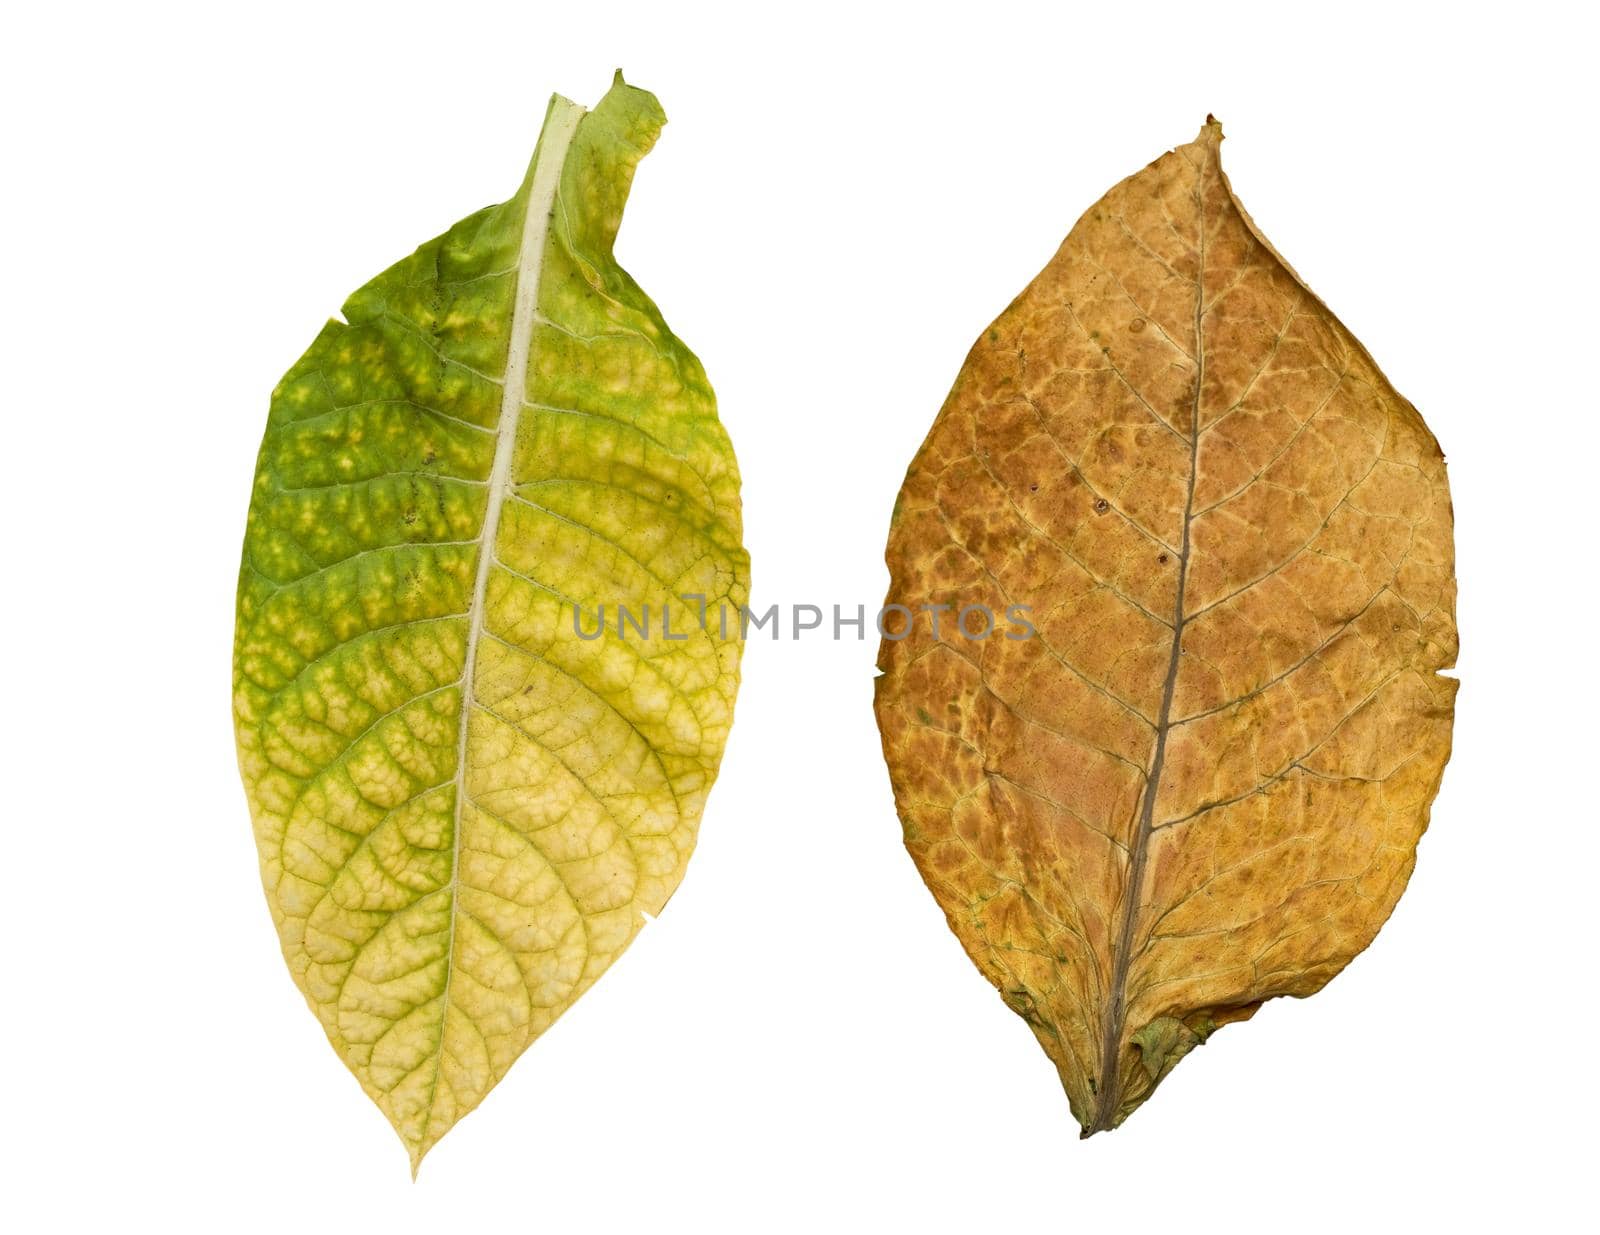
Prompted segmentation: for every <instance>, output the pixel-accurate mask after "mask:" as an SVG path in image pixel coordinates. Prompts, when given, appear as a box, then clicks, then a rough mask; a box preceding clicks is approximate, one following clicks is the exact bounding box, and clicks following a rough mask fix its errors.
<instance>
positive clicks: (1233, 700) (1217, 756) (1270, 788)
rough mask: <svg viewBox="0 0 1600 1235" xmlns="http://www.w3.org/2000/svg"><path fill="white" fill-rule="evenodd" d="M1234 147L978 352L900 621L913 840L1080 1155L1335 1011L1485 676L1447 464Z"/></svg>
mask: <svg viewBox="0 0 1600 1235" xmlns="http://www.w3.org/2000/svg"><path fill="white" fill-rule="evenodd" d="M1221 137H1222V134H1221V129H1220V126H1218V125H1216V124H1215V123H1214V122H1208V124H1207V125H1206V127H1205V128H1204V129H1203V130H1202V131H1201V134H1200V136H1199V137H1198V138H1197V139H1196V141H1194V142H1193V143H1191V144H1190V145H1188V146H1184V147H1180V148H1179V149H1178V150H1175V151H1173V152H1172V153H1169V154H1167V155H1165V156H1163V157H1162V158H1161V159H1158V160H1157V161H1156V162H1155V163H1152V164H1151V165H1150V166H1149V167H1147V168H1145V169H1144V170H1143V171H1141V172H1139V173H1138V174H1136V175H1134V176H1132V177H1130V178H1129V179H1127V180H1125V181H1123V182H1122V183H1121V184H1119V185H1118V186H1116V187H1115V188H1114V189H1112V191H1111V192H1110V193H1108V194H1107V195H1106V196H1105V197H1104V198H1103V199H1102V200H1101V201H1100V202H1099V203H1097V204H1096V205H1095V206H1094V207H1093V208H1091V209H1090V211H1089V212H1088V213H1087V214H1086V215H1085V216H1084V217H1083V218H1082V219H1081V220H1080V221H1079V222H1078V224H1077V225H1076V226H1075V227H1074V228H1073V231H1072V233H1071V234H1070V235H1069V236H1068V238H1067V240H1066V242H1065V243H1064V244H1063V246H1062V248H1061V250H1060V251H1059V252H1058V253H1057V254H1056V256H1055V258H1054V259H1053V260H1052V261H1051V263H1050V264H1049V266H1047V267H1046V268H1045V270H1044V271H1043V272H1042V273H1041V274H1040V275H1039V276H1038V277H1037V278H1036V279H1035V280H1034V281H1033V283H1032V284H1030V285H1029V287H1028V288H1027V289H1026V290H1025V291H1024V292H1023V294H1022V295H1021V296H1020V297H1018V299H1017V300H1016V301H1015V302H1014V303H1013V304H1012V305H1011V306H1010V307H1009V308H1008V309H1007V310H1006V312H1005V313H1004V314H1002V315H1001V317H1000V318H999V319H998V320H997V321H996V322H995V323H994V325H993V326H992V327H991V328H990V329H989V330H988V331H987V332H986V333H985V335H984V337H983V338H982V339H980V340H979V342H978V344H977V345H976V346H975V347H974V348H973V350H972V353H971V354H970V355H969V356H968V359H967V363H966V366H965V367H964V368H963V370H962V372H961V374H960V376H959V377H958V378H957V381H956V384H955V387H954V389H953V390H952V391H951V394H950V396H949V398H948V400H947V401H946V403H945V406H944V408H943V409H942V410H941V412H940V414H939V417H938V419H937V420H936V421H935V424H934V427H933V429H932V431H931V432H930V434H929V436H928V439H927V440H926V442H924V444H923V446H922V449H921V451H920V452H919V453H918V456H917V458H916V460H915V461H914V462H913V464H912V466H911V469H910V471H909V472H908V474H907V478H906V483H905V486H904V488H903V489H902V491H901V495H900V501H899V503H898V504H897V507H896V515H895V520H894V524H893V527H892V529H891V532H890V538H889V546H888V554H887V557H888V562H889V566H890V572H891V578H892V582H891V589H890V599H891V600H898V601H902V602H908V603H912V604H916V603H948V604H950V605H952V607H953V609H954V610H955V611H959V610H960V609H961V608H962V607H963V606H966V605H972V604H980V605H986V606H988V607H989V608H990V609H992V610H993V611H995V612H997V613H1001V612H1005V611H1007V610H1008V609H1009V608H1010V607H1011V606H1014V605H1020V606H1025V607H1026V608H1027V610H1028V611H1029V613H1030V620H1031V623H1032V624H1033V626H1034V627H1035V628H1036V631H1037V634H1036V636H1035V637H1034V638H1030V639H1016V640H1013V639H1005V638H1000V637H991V638H990V639H988V640H986V641H981V642H978V641H972V640H967V639H963V638H962V637H960V636H959V635H957V634H952V633H951V631H950V629H949V627H948V625H947V626H946V628H945V632H944V637H943V638H939V637H935V636H934V635H933V633H932V631H931V629H930V628H929V627H928V626H926V625H919V626H917V627H915V628H914V629H913V633H912V634H911V635H910V636H909V637H907V638H904V639H903V640H888V639H886V640H885V643H884V646H883V650H882V653H881V659H880V664H881V666H882V668H883V670H884V674H883V676H882V677H881V678H880V679H879V680H878V687H877V712H878V719H879V724H880V728H881V729H882V732H883V740H884V751H885V756H886V758H887V760H888V763H889V767H890V772H891V776H892V779H893V781H894V787H895V793H896V801H897V805H898V808H899V811H900V814H901V818H902V821H903V822H904V825H905V830H906V841H907V846H908V848H909V849H910V851H911V853H912V856H913V857H914V859H915V860H916V862H917V864H918V866H919V868H920V869H921V871H922V873H923V876H924V879H925V880H926V882H927V883H928V885H929V887H930V889H931V890H932V891H933V893H934V896H935V898H936V899H937V900H938V901H939V903H940V905H941V906H942V907H943V909H944V911H945V913H946V916H947V919H948V920H949V922H950V925H951V927H952V929H953V930H954V932H955V933H956V935H957V936H958V937H959V938H960V939H961V941H962V943H963V945H964V946H965V947H966V949H967V951H968V953H969V955H971V957H972V958H973V960H974V962H975V963H976V964H977V965H978V967H979V969H980V970H981V971H982V972H983V973H984V974H985V976H987V977H988V978H989V979H990V981H992V982H993V983H994V984H995V985H996V986H997V987H999V988H1000V990H1001V991H1002V993H1003V994H1004V996H1005V998H1006V1000H1007V1002H1008V1003H1009V1004H1010V1005H1011V1006H1012V1007H1013V1008H1014V1009H1015V1010H1017V1011H1018V1012H1019V1014H1021V1015H1022V1016H1023V1017H1024V1018H1025V1019H1026V1020H1027V1021H1028V1022H1029V1024H1030V1026H1031V1027H1032V1028H1033V1030H1034V1032H1035V1034H1036V1036H1037V1037H1038V1038H1039V1041H1040V1043H1041V1045H1043V1047H1044V1048H1045V1050H1046V1052H1047V1053H1048V1054H1049V1055H1050V1058H1051V1059H1052V1061H1053V1062H1054V1063H1055V1064H1056V1066H1057V1069H1058V1071H1059V1072H1060V1075H1061V1079H1062V1082H1063V1085H1064V1087H1065V1089H1066V1091H1067V1095H1068V1097H1069V1099H1070V1101H1071V1104H1072V1108H1073V1111H1074V1113H1075V1114H1076V1115H1077V1117H1078V1119H1079V1120H1080V1122H1081V1123H1082V1125H1083V1127H1084V1130H1085V1134H1088V1133H1090V1132H1094V1131H1099V1130H1103V1129H1106V1128H1110V1127H1115V1126H1116V1125H1117V1124H1119V1123H1120V1122H1121V1121H1122V1120H1123V1119H1125V1118H1126V1117H1127V1115H1128V1114H1129V1113H1131V1111H1132V1110H1134V1109H1135V1108H1136V1107H1137V1106H1138V1105H1139V1104H1140V1103H1142V1102H1143V1101H1144V1100H1145V1098H1147V1097H1148V1096H1149V1094H1150V1092H1151V1091H1152V1090H1153V1089H1154V1087H1155V1085H1156V1084H1157V1083H1158V1082H1159V1081H1160V1080H1161V1079H1162V1077H1164V1076H1165V1075H1166V1074H1167V1073H1168V1072H1169V1071H1170V1070H1171V1068H1172V1067H1173V1066H1174V1065H1175V1064H1176V1062H1177V1061H1178V1060H1179V1059H1181V1058H1182V1057H1183V1056H1184V1055H1185V1054H1187V1053H1188V1052H1189V1051H1190V1050H1191V1049H1192V1048H1193V1047H1194V1046H1196V1045H1199V1044H1200V1043H1201V1042H1203V1041H1204V1040H1205V1038H1206V1037H1207V1036H1209V1034H1210V1033H1211V1032H1212V1031H1213V1030H1214V1029H1215V1028H1216V1027H1217V1026H1219V1025H1222V1024H1226V1023H1228V1022H1230V1021H1235V1020H1242V1019H1244V1018H1246V1017H1248V1016H1250V1015H1251V1014H1252V1013H1253V1012H1254V1011H1255V1009H1256V1008H1257V1007H1259V1006H1260V1004H1261V1003H1262V1002H1263V1001H1264V1000H1266V999H1270V998H1273V997H1275V996H1278V995H1301V996H1303V995H1309V994H1312V993H1314V992H1315V991H1317V990H1319V989H1320V988H1321V987H1322V986H1323V985H1324V984H1325V983H1326V982H1327V981H1328V980H1329V979H1330V978H1331V977H1333V975H1334V974H1336V973H1338V972H1339V970H1340V969H1342V968H1343V966H1344V965H1345V964H1346V963H1348V961H1349V960H1350V959H1351V957H1353V956H1354V955H1355V954H1356V953H1358V952H1359V951H1361V950H1362V949H1363V948H1364V947H1365V946H1366V945H1367V944H1368V943H1369V942H1370V941H1371V939H1372V937H1373V936H1374V935H1375V934H1376V932H1377V930H1378V928H1379V927H1380V926H1381V925H1382V923H1383V921H1384V920H1385V919H1386V918H1387V917H1388V914H1389V912H1390V910H1391V909H1392V907H1393V905H1394V903H1395V900H1396V899H1397V898H1398V897H1399V895H1400V892H1401V890H1402V889H1403V888H1404V885H1405V881H1406V879H1407V877H1408V876H1409V873H1410V870H1411V866H1412V863H1413V860H1414V855H1415V848H1416V843H1417V840H1418V837H1419V836H1420V834H1421V832H1422V830H1423V829H1424V827H1425V826H1426V824H1427V818H1428V808H1429V805H1430V803H1431V801H1432V798H1433V796H1434V793H1435V792H1436V790H1437V787H1438V782H1439V778H1440V775H1441V774H1442V771H1443V767H1444V763H1445V760H1446V759H1447V758H1448V755H1449V735H1450V720H1451V715H1452V711H1453V701H1454V696H1455V688H1456V683H1455V682H1454V680H1452V679H1449V678H1446V677H1442V676H1440V674H1439V672H1438V671H1439V670H1440V669H1443V668H1446V667H1448V666H1449V665H1451V664H1453V663H1454V656H1455V625H1454V576H1453V553H1452V543H1451V518H1450V503H1449V492H1448V486H1447V483H1446V480H1445V474H1444V462H1443V458H1442V456H1441V455H1440V453H1439V450H1438V446H1437V444H1436V443H1435V441H1434V439H1433V437H1432V435H1431V434H1430V433H1429V432H1428V430H1427V428H1426V426H1425V425H1424V424H1423V423H1422V420H1421V418H1420V417H1419V416H1418V415H1417V414H1416V411H1415V409H1413V408H1412V407H1411V405H1410V404H1409V403H1407V402H1406V401H1405V400H1404V399H1403V398H1401V397H1400V396H1399V395H1398V394H1397V393H1396V392H1395V391H1394V390H1393V388H1392V387H1390V386H1389V384H1388V382H1387V380H1386V379H1385V378H1384V377H1383V375H1382V373H1381V372H1379V371H1378V369H1377V367H1376V365H1375V364H1374V363H1373V362H1372V359H1371V357H1370V356H1369V355H1368V354H1367V352H1366V351H1365V349H1364V348H1362V347H1361V345H1360V344H1359V343H1358V342H1357V341H1356V340H1355V339H1354V337H1353V336H1351V335H1350V333H1349V332H1348V331H1347V330H1346V329H1345V328H1344V326H1343V325H1342V324H1340V323H1339V322H1338V320H1337V319H1336V318H1334V316H1333V315H1332V313H1331V312H1329V311H1328V309H1327V308H1326V307H1325V306H1324V305H1323V304H1322V303H1321V301H1319V300H1317V298H1316V297H1315V296H1313V295H1312V294H1311V293H1310V292H1309V291H1308V290H1307V289H1306V287H1305V286H1304V284H1303V283H1301V282H1300V280H1299V279H1298V278H1297V277H1296V276H1295V275H1294V273H1293V271H1291V270H1290V269H1289V268H1288V266H1287V265H1286V264H1284V263H1283V261H1282V260H1281V259H1280V258H1279V257H1278V255H1277V254H1276V252H1275V251H1273V250H1272V248H1271V246H1270V245H1268V244H1267V243H1266V242H1265V240H1264V239H1263V238H1262V237H1261V236H1260V235H1259V233H1258V232H1257V230H1256V229H1255V227H1254V225H1253V224H1252V223H1251V221H1250V220H1249V218H1248V216H1247V215H1246V214H1245V213H1244V211H1243V209H1242V207H1240V206H1239V204H1238V202H1237V200H1236V199H1235V198H1234V196H1233V194H1232V191H1231V189H1230V188H1229V186H1228V183H1227V180H1226V178H1225V177H1224V176H1223V174H1222V169H1221V164H1220V161H1219V158H1218V149H1219V146H1220V142H1221Z"/></svg>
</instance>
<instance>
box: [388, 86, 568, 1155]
mask: <svg viewBox="0 0 1600 1235" xmlns="http://www.w3.org/2000/svg"><path fill="white" fill-rule="evenodd" d="M586 112H587V109H586V108H584V107H581V106H580V105H578V104H577V103H574V102H572V101H571V100H570V99H565V98H562V97H561V96H560V95H557V96H555V98H554V99H552V100H551V104H550V112H549V115H548V117H547V118H546V120H545V126H544V132H543V133H542V134H540V137H539V146H538V153H537V154H536V155H535V157H534V166H533V172H532V177H531V182H530V184H529V186H528V196H527V202H526V204H525V206H524V211H525V213H524V215H523V220H522V239H521V245H520V248H519V250H518V254H517V284H516V294H515V300H514V301H513V303H512V310H511V339H510V345H509V347H508V348H507V351H506V366H505V371H504V375H503V377H502V379H501V395H500V417H499V420H498V421H497V423H496V425H495V444H494V462H493V464H492V465H491V466H490V470H489V479H488V492H487V497H486V500H485V503H484V510H483V526H482V528H481V530H480V531H479V533H478V566H477V573H476V575H475V576H474V578H473V584H472V599H471V603H470V604H469V606H468V609H467V642H466V650H465V653H464V655H463V659H462V669H461V706H460V709H459V712H458V714H457V723H458V726H459V729H458V733H457V738H456V774H455V778H454V781H453V783H454V786H455V810H454V817H453V820H452V824H451V839H450V843H451V854H450V884H449V891H450V920H449V934H448V935H447V937H446V941H445V978H444V989H443V991H442V992H441V993H440V1016H439V1044H438V1046H437V1047H436V1048H435V1050H434V1056H433V1062H432V1064H431V1067H432V1072H433V1075H432V1079H431V1080H430V1082H429V1086H428V1101H427V1105H426V1107H425V1108H424V1111H423V1116H422V1128H421V1131H420V1133H419V1134H418V1137H417V1143H416V1145H415V1146H414V1147H413V1149H412V1172H413V1174H414V1173H415V1171H416V1166H417V1163H418V1161H419V1153H420V1151H421V1149H422V1148H423V1146H425V1145H426V1144H427V1140H428V1131H429V1128H430V1127H431V1125H432V1121H433V1111H434V1100H435V1097H436V1096H437V1091H438V1086H439V1075H440V1071H441V1068H442V1066H443V1063H444V1042H445V1031H446V1029H447V1027H448V1025H449V1020H450V986H451V979H452V978H453V977H454V976H455V945H456V921H457V919H458V917H459V905H458V901H459V897H460V888H461V824H462V816H463V810H464V807H465V805H466V800H467V736H468V733H469V731H470V727H471V718H472V710H473V708H475V707H477V706H478V702H477V698H476V694H475V687H476V669H477V662H478V645H479V643H480V642H481V641H482V637H483V634H484V607H485V600H486V598H487V595H488V589H489V575H490V572H491V571H492V569H493V567H494V557H495V554H494V546H495V540H496V538H497V536H498V534H499V530H500V512H501V510H502V508H503V507H504V505H505V499H506V496H507V494H508V493H509V492H510V490H511V465H512V461H513V459H514V458H515V455H516V443H517V426H518V423H519V421H520V420H521V417H522V408H523V406H524V405H525V403H526V402H527V390H526V387H527V379H528V363H529V360H530V358H531V356H532V352H533V331H534V326H535V325H536V324H537V320H538V315H539V286H540V283H541V282H542V279H543V274H544V252H545V244H546V240H547V238H548V236H549V232H550V221H551V216H552V215H553V214H554V212H555V200H556V191H557V189H558V188H559V187H560V183H561V172H562V169H563V168H564V167H565V166H566V161H567V151H568V149H569V148H570V146H571V144H572V138H573V136H574V134H575V133H576V132H577V129H578V122H579V121H580V120H582V119H583V117H584V115H585V114H586Z"/></svg>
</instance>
